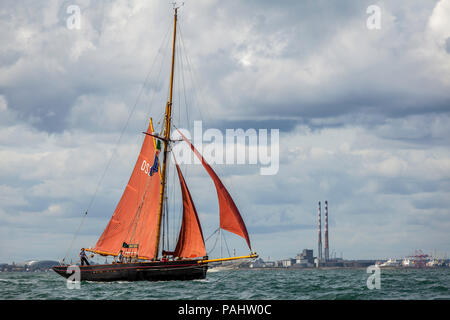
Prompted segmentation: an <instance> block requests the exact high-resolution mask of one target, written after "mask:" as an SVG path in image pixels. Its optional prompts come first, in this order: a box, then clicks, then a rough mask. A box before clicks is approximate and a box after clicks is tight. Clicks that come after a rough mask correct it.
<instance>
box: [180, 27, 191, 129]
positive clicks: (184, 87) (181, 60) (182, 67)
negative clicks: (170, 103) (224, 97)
mask: <svg viewBox="0 0 450 320" xmlns="http://www.w3.org/2000/svg"><path fill="white" fill-rule="evenodd" d="M180 28H181V26H180ZM180 44H181V45H180V51H181V52H184V51H183V50H184V45H183V42H182V41H181V40H180ZM180 56H181V57H180V62H181V70H182V72H181V79H182V82H183V94H184V105H185V115H186V123H187V125H189V123H190V121H189V112H188V109H189V107H188V101H187V98H186V97H187V96H186V84H185V78H184V62H183V55H182V54H181V53H180Z"/></svg>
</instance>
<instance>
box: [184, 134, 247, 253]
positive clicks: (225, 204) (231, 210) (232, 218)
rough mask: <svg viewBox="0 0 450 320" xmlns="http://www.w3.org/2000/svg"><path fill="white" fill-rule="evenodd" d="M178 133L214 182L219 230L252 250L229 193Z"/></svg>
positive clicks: (199, 155) (200, 156) (207, 165)
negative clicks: (237, 238)
mask: <svg viewBox="0 0 450 320" xmlns="http://www.w3.org/2000/svg"><path fill="white" fill-rule="evenodd" d="M177 131H178V133H179V134H180V135H181V137H182V139H183V140H184V141H185V142H186V143H187V144H188V145H189V146H190V148H191V150H192V151H193V152H194V154H195V155H196V156H197V157H198V158H199V159H200V161H201V163H202V165H203V167H204V168H205V170H206V171H207V172H208V174H209V175H210V177H211V179H212V180H213V182H214V185H215V187H216V191H217V197H218V199H219V215H220V228H221V229H223V230H227V231H230V232H232V233H234V234H236V235H238V236H240V237H242V238H244V239H245V240H246V242H247V245H248V247H249V249H250V251H251V250H252V247H251V244H250V237H249V235H248V232H247V228H246V226H245V223H244V220H243V219H242V216H241V214H240V213H239V210H238V208H237V206H236V204H235V203H234V201H233V199H232V198H231V195H230V193H229V192H228V190H227V189H226V188H225V186H224V185H223V183H222V181H221V180H220V178H219V177H218V176H217V174H216V173H215V172H214V170H213V169H212V168H211V166H210V165H209V164H208V163H207V162H206V160H205V159H204V158H203V156H202V155H201V154H200V153H199V152H198V151H197V149H196V148H195V147H194V145H193V144H192V143H191V142H190V141H189V140H188V139H187V138H186V137H185V136H184V135H183V133H181V131H180V130H178V129H177Z"/></svg>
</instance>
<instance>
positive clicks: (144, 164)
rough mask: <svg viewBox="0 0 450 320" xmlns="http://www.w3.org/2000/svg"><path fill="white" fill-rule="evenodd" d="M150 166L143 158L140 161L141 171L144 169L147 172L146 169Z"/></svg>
mask: <svg viewBox="0 0 450 320" xmlns="http://www.w3.org/2000/svg"><path fill="white" fill-rule="evenodd" d="M149 168H150V163H148V162H147V161H145V160H143V161H142V165H141V171H144V172H145V174H148V169H149Z"/></svg>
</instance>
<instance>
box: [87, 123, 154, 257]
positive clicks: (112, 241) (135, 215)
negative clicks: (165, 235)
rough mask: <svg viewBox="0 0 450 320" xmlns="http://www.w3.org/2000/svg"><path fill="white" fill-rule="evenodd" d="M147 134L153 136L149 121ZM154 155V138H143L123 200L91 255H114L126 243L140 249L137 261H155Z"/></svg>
mask: <svg viewBox="0 0 450 320" xmlns="http://www.w3.org/2000/svg"><path fill="white" fill-rule="evenodd" d="M148 132H153V125H152V122H151V120H150V125H149V129H148ZM156 153H157V149H156V143H155V138H153V137H151V136H148V135H146V136H145V139H144V142H143V144H142V148H141V152H140V154H139V157H138V159H137V161H136V165H135V166H134V170H133V173H132V174H131V177H130V180H129V181H128V184H127V186H126V188H125V191H124V192H123V195H122V198H121V199H120V201H119V203H118V205H117V207H116V209H115V210H114V214H113V216H112V218H111V220H110V221H109V223H108V225H107V226H106V229H105V230H104V231H103V234H102V235H101V236H100V238H99V239H98V241H97V244H96V245H95V247H94V248H93V249H92V251H94V252H97V253H100V254H108V255H117V254H118V252H119V250H120V249H122V244H123V243H124V242H126V243H130V244H137V245H138V246H139V247H138V249H137V252H138V255H139V257H141V258H147V259H151V258H153V257H154V251H155V244H156V227H157V216H158V211H159V210H158V209H159V196H160V192H161V176H160V173H159V170H156V171H157V172H153V170H151V169H152V166H153V164H154V163H155V155H156ZM124 251H127V250H126V249H124ZM134 252H136V250H134Z"/></svg>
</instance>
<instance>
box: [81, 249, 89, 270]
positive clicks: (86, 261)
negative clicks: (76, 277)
mask: <svg viewBox="0 0 450 320" xmlns="http://www.w3.org/2000/svg"><path fill="white" fill-rule="evenodd" d="M80 260H81V265H82V266H84V263H86V264H87V265H89V261H88V260H87V257H86V252H84V248H81V252H80Z"/></svg>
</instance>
